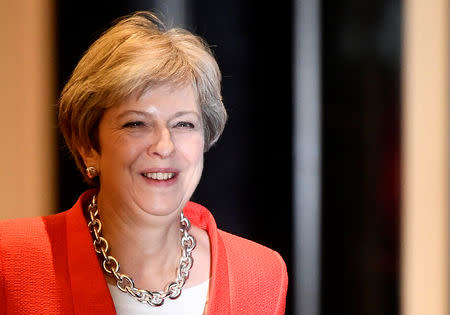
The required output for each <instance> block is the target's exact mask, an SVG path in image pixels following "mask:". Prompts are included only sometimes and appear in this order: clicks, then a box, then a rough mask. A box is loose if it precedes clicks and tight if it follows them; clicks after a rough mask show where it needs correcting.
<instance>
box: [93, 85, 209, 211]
mask: <svg viewBox="0 0 450 315" xmlns="http://www.w3.org/2000/svg"><path fill="white" fill-rule="evenodd" d="M99 143H100V151H101V153H100V154H98V153H97V152H96V151H93V150H92V151H91V159H92V160H91V161H89V160H88V161H87V163H91V164H87V165H88V166H90V165H94V166H95V167H96V168H97V170H98V171H99V174H100V198H102V199H103V200H105V202H108V203H109V204H112V205H115V206H118V205H120V206H122V207H123V206H125V207H126V206H132V207H134V208H138V209H142V210H144V211H146V212H148V213H151V214H154V215H165V214H169V213H172V212H174V211H177V210H180V209H181V208H182V207H183V206H184V205H185V203H186V202H187V201H188V200H189V199H190V197H191V196H192V194H193V192H194V190H195V188H196V186H197V184H198V182H199V180H200V176H201V173H202V169H203V150H204V133H203V124H202V116H201V112H200V108H199V105H198V104H197V101H196V97H195V95H194V91H193V89H192V87H191V86H190V85H186V86H184V87H173V86H170V85H163V86H159V87H155V88H153V89H151V90H150V91H149V92H147V93H145V94H143V95H142V96H141V97H140V98H139V99H137V98H136V97H130V98H129V99H128V100H126V101H125V102H124V103H122V104H120V105H119V106H115V107H112V108H110V109H108V110H106V112H105V114H104V116H103V117H102V120H101V121H100V124H99ZM88 159H89V158H88ZM85 161H86V159H85Z"/></svg>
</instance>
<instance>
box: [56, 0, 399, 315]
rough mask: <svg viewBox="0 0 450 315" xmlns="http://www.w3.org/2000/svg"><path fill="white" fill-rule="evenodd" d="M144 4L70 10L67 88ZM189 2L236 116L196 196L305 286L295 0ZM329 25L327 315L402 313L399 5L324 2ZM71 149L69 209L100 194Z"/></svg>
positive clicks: (65, 18) (192, 24) (63, 31)
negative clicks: (297, 166) (119, 22)
mask: <svg viewBox="0 0 450 315" xmlns="http://www.w3.org/2000/svg"><path fill="white" fill-rule="evenodd" d="M142 2H143V1H115V2H111V1H89V2H88V1H86V0H83V1H81V0H79V1H67V0H65V1H59V2H58V5H57V29H58V34H57V39H58V43H57V49H58V56H59V60H58V64H59V69H58V80H59V81H58V82H59V91H61V89H62V87H63V86H64V84H65V82H66V81H67V80H68V78H69V76H70V73H71V72H72V70H73V68H74V67H75V66H76V63H77V62H78V60H79V59H80V58H81V56H82V54H83V53H84V51H85V50H86V49H87V48H88V47H89V45H90V44H91V43H92V42H93V41H94V40H95V39H96V38H97V37H98V36H99V35H100V33H101V32H102V31H104V30H105V29H106V28H108V27H109V26H110V25H111V22H112V21H113V20H114V19H116V18H118V17H120V16H122V15H125V14H128V13H131V12H133V11H136V10H144V9H153V8H154V4H153V1H147V2H145V3H146V4H145V6H143V5H142ZM187 3H189V19H188V21H189V26H188V28H189V29H190V30H191V31H193V32H195V33H197V34H199V35H201V36H202V37H204V38H205V39H206V40H207V42H208V43H209V44H210V45H212V47H213V51H214V53H215V55H216V57H217V60H218V63H219V66H220V67H221V70H222V75H223V85H222V87H223V97H224V103H225V106H226V108H227V110H228V113H229V117H230V118H229V121H228V124H227V126H226V128H225V132H224V134H223V136H222V138H221V139H220V140H219V142H218V143H217V145H216V146H214V147H213V148H212V149H211V150H210V151H209V152H208V153H207V154H206V156H205V169H204V174H203V177H202V180H201V182H200V184H199V187H198V189H197V191H196V193H195V194H194V196H193V200H195V201H198V202H200V203H202V204H203V205H205V206H206V207H208V208H209V209H210V210H211V211H212V212H213V214H214V215H215V217H216V221H217V223H218V226H219V228H221V229H224V230H227V231H229V232H231V233H234V234H237V235H240V236H243V237H246V238H249V239H252V240H254V241H256V242H259V243H261V244H264V245H266V246H268V247H270V248H272V249H274V250H276V251H278V252H279V253H280V254H281V255H282V256H283V258H284V259H285V261H286V264H287V266H288V272H289V273H290V279H291V281H293V273H292V270H293V265H294V264H295V263H296V262H295V261H293V255H292V240H291V237H292V233H291V232H292V227H291V224H292V211H293V209H292V194H293V191H292V185H291V184H292V126H293V123H294V122H293V121H292V118H291V117H292V115H291V113H292V108H293V98H292V76H293V72H292V71H293V60H294V58H295V56H293V54H292V47H293V42H292V40H293V21H294V19H295V16H293V12H294V10H293V2H292V1H283V2H279V3H276V4H274V3H272V4H271V5H261V4H259V5H258V3H259V2H251V1H239V0H229V1H206V0H198V1H187ZM163 13H164V12H163ZM169 14H170V12H169ZM167 17H168V18H170V16H167ZM321 18H322V24H321V28H322V37H321V43H322V56H321V60H322V74H321V75H322V103H323V104H322V249H321V254H322V258H321V260H322V279H321V287H322V288H321V309H322V312H321V314H342V313H345V314H361V315H365V314H386V315H389V314H398V290H397V289H398V218H399V201H398V193H399V192H398V177H399V165H398V163H399V155H398V149H399V141H400V137H399V113H400V105H399V104H400V94H399V86H400V82H399V76H400V42H401V38H400V26H401V8H400V2H399V0H395V1H394V0H392V1H388V0H383V1H374V2H373V3H370V2H366V1H358V0H343V1H325V0H324V1H322V15H321ZM169 20H170V19H169ZM59 143H60V148H61V150H60V153H59V166H60V175H59V188H60V202H59V209H67V208H70V207H71V206H72V204H73V203H74V202H75V201H76V199H77V198H78V196H79V194H80V193H81V192H82V191H84V190H85V189H86V188H88V187H87V186H86V185H85V184H84V183H83V181H82V177H81V175H80V174H79V173H78V171H77V169H76V167H75V165H74V163H73V161H72V159H71V158H70V155H69V154H68V152H67V151H66V150H65V149H64V145H63V142H62V139H61V137H60V138H59ZM293 294H294V292H292V289H290V290H289V292H288V300H287V311H286V314H293ZM302 315H303V314H302ZM304 315H308V314H304Z"/></svg>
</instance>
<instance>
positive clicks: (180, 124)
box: [175, 121, 195, 129]
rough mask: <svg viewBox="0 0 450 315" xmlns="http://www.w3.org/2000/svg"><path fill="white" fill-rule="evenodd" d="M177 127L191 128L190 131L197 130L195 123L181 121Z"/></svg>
mask: <svg viewBox="0 0 450 315" xmlns="http://www.w3.org/2000/svg"><path fill="white" fill-rule="evenodd" d="M175 127H180V128H190V129H193V128H195V126H194V124H193V123H190V122H188V121H180V122H178V123H177V124H176V125H175Z"/></svg>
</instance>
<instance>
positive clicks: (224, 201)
mask: <svg viewBox="0 0 450 315" xmlns="http://www.w3.org/2000/svg"><path fill="white" fill-rule="evenodd" d="M193 12H194V14H195V18H194V20H195V21H197V22H196V28H195V31H196V32H198V33H199V34H201V35H203V36H204V37H205V38H206V39H207V40H208V42H209V43H210V44H211V45H212V46H213V50H214V53H215V54H216V56H217V58H218V61H219V65H220V67H221V69H222V73H223V96H224V102H225V104H226V107H227V109H228V112H229V114H230V120H229V122H228V125H227V127H226V129H225V132H224V135H223V137H222V139H221V140H219V143H218V145H217V146H216V147H215V148H213V149H212V150H211V152H209V153H207V155H206V162H207V163H206V165H205V171H204V176H203V179H202V182H201V183H200V185H199V187H198V190H197V193H196V198H198V199H199V200H201V201H203V203H205V204H206V205H207V206H209V207H210V208H211V209H212V210H213V211H214V214H215V215H216V217H217V221H218V224H219V225H220V227H222V228H223V229H225V230H228V231H230V232H232V233H235V234H238V235H241V236H244V237H247V238H250V239H253V240H255V241H257V242H260V243H262V244H264V245H267V246H269V247H271V248H273V249H275V250H277V251H278V252H280V253H281V255H282V256H283V257H284V259H285V261H286V263H287V264H288V268H289V270H288V272H290V273H291V270H292V269H291V252H290V248H291V212H292V188H291V177H292V175H291V172H292V163H291V156H292V145H291V137H292V130H291V129H292V121H291V119H292V117H291V115H292V92H291V85H292V84H291V78H292V74H291V72H292V56H291V49H292V18H291V14H292V7H291V2H289V1H286V2H283V3H280V4H278V5H276V6H274V5H270V6H264V5H260V4H258V5H256V4H255V3H254V2H252V3H251V2H250V1H239V0H230V1H196V2H195V8H194V10H193ZM243 254H244V253H243ZM290 288H292V287H290ZM291 293H292V292H291V291H290V292H289V296H290V294H291ZM289 302H290V299H288V310H287V314H290V308H289V307H290V304H289Z"/></svg>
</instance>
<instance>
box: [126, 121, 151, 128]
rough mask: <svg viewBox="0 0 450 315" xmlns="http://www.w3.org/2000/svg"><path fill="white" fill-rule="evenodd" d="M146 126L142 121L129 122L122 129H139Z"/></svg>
mask: <svg viewBox="0 0 450 315" xmlns="http://www.w3.org/2000/svg"><path fill="white" fill-rule="evenodd" d="M144 125H145V124H144V122H142V121H130V122H127V123H126V124H125V125H123V126H122V127H123V128H137V127H140V126H144Z"/></svg>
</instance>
